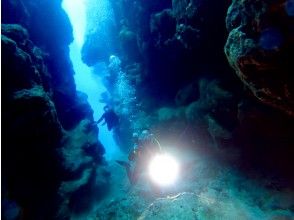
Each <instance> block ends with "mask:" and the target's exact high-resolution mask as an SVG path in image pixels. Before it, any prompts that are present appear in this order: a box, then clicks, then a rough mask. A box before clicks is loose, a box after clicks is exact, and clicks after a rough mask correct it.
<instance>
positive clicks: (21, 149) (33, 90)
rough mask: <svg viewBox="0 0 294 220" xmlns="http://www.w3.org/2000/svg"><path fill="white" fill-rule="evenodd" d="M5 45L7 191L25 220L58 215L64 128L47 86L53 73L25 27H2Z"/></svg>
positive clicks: (5, 156) (4, 96)
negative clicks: (61, 144) (58, 151)
mask: <svg viewBox="0 0 294 220" xmlns="http://www.w3.org/2000/svg"><path fill="white" fill-rule="evenodd" d="M1 41H2V52H3V54H5V56H4V58H3V59H2V67H3V69H2V76H3V78H2V80H3V81H2V82H3V85H4V87H3V93H2V95H3V96H2V97H3V99H2V102H3V106H4V107H3V112H2V116H3V126H4V127H5V129H4V135H3V143H4V144H3V145H2V150H3V167H4V168H5V169H4V170H3V179H4V185H6V184H7V185H6V187H5V191H6V190H7V191H6V193H7V194H9V196H11V199H15V200H16V201H17V202H18V203H19V205H20V206H21V207H22V209H23V210H26V211H25V212H26V213H24V217H25V218H27V219H29V218H31V219H36V218H40V217H41V216H42V215H44V216H52V214H53V213H52V211H53V209H54V208H56V207H54V205H55V204H54V203H53V202H52V201H54V199H55V196H56V192H57V190H58V184H59V183H60V181H61V176H60V175H59V173H60V171H61V166H60V164H58V163H57V162H54V163H52V161H58V160H59V159H60V157H59V156H58V154H57V153H56V149H57V148H58V147H60V140H61V138H62V135H63V129H62V126H61V124H60V122H59V120H58V117H57V112H56V109H55V106H54V103H53V102H52V99H51V95H50V92H51V91H50V90H47V91H46V89H45V86H44V85H45V83H44V84H43V80H44V79H45V80H47V77H48V75H49V73H48V72H47V68H46V66H45V65H44V61H43V57H42V53H41V50H40V49H38V48H36V47H35V46H34V45H33V43H32V42H31V41H30V40H29V38H28V33H27V31H26V30H25V29H24V28H22V27H21V26H20V25H2V36H1ZM44 198H46V199H44ZM44 207H47V209H46V211H45V210H43V209H44Z"/></svg>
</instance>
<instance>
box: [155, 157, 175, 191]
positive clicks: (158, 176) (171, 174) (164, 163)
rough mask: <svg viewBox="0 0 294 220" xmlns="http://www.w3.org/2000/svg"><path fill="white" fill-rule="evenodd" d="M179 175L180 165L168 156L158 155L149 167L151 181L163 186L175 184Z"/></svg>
mask: <svg viewBox="0 0 294 220" xmlns="http://www.w3.org/2000/svg"><path fill="white" fill-rule="evenodd" d="M178 174H179V164H178V163H177V161H176V160H175V159H174V158H173V157H172V156H170V155H168V154H160V155H156V156H155V157H154V158H153V160H152V161H151V163H150V165H149V175H150V177H151V179H152V180H153V181H154V182H155V183H157V184H159V185H162V186H167V185H171V184H173V183H174V182H175V181H176V179H177V177H178Z"/></svg>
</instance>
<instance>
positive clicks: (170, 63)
mask: <svg viewBox="0 0 294 220" xmlns="http://www.w3.org/2000/svg"><path fill="white" fill-rule="evenodd" d="M112 4H113V7H114V11H115V15H116V19H117V24H119V25H118V26H119V27H118V29H119V31H118V32H117V35H118V39H119V40H120V41H119V42H120V49H121V50H120V51H121V53H120V54H121V56H120V58H121V60H122V65H121V69H122V71H123V72H125V78H126V79H127V81H128V82H129V84H130V85H131V86H132V87H133V88H135V89H134V90H135V97H136V102H135V104H136V105H135V106H136V108H137V110H138V111H137V112H138V114H136V115H132V114H130V115H129V116H128V119H130V121H131V122H130V123H129V124H127V123H125V124H122V125H121V126H122V130H133V131H136V132H137V131H140V130H142V129H144V128H145V127H149V128H151V129H153V131H154V132H155V133H156V135H158V136H160V138H161V139H168V138H172V137H173V136H184V137H185V138H181V140H185V141H187V143H186V144H187V145H189V146H195V147H197V144H201V145H202V146H208V147H216V148H217V149H221V150H224V152H225V153H224V154H230V152H231V151H235V150H236V149H237V150H238V151H239V150H240V152H239V153H240V155H242V158H241V159H240V158H239V161H237V163H239V164H238V165H240V166H245V167H247V168H248V166H251V168H253V169H255V168H256V167H259V168H261V167H262V168H261V169H265V170H267V172H269V171H270V170H275V171H277V172H278V173H284V174H285V173H288V174H287V175H289V174H290V172H289V171H290V170H289V167H291V162H290V161H291V159H290V158H289V156H288V155H290V154H291V147H290V146H291V145H292V144H293V138H292V137H291V130H292V129H293V118H292V117H291V115H292V113H291V111H292V110H293V99H292V95H291V94H292V90H291V88H292V87H293V86H292V84H293V80H292V79H291V77H290V72H293V71H292V69H293V68H292V67H291V64H290V60H291V57H292V49H291V48H292V46H293V45H292V38H293V36H292V32H291V27H292V26H293V25H292V23H293V22H292V18H293V16H292V15H291V7H290V6H291V4H290V3H289V1H275V3H267V2H264V1H233V2H232V4H231V6H230V4H229V3H228V2H227V3H225V2H223V1H222V2H220V1H213V0H211V1H200V0H199V1H198V0H196V1H186V0H174V1H160V2H152V3H151V2H146V1H112ZM212 6H213V7H212ZM130 12H131V13H130ZM226 15H227V19H226V21H225V17H226ZM226 26H227V29H228V30H229V36H228V37H227V34H228V33H227V31H226ZM226 40H227V42H226ZM224 45H225V52H224V49H223V48H224ZM226 56H227V59H226ZM228 61H229V62H228ZM230 65H231V67H233V69H232V68H231V67H230ZM236 73H237V74H236ZM277 73H279V74H277ZM238 77H239V78H238ZM113 79H114V81H115V79H116V78H115V77H112V78H111V80H113ZM240 79H241V80H240ZM111 80H109V84H111ZM106 81H107V79H106ZM244 85H245V86H244ZM114 87H115V86H114ZM248 88H249V89H248ZM109 89H110V92H111V91H113V87H109ZM114 89H115V88H114ZM252 92H253V93H252ZM113 94H114V93H113ZM254 96H256V97H258V99H259V100H261V102H260V101H259V100H258V99H256V98H255V97H254ZM114 98H117V97H114ZM121 101H122V100H121ZM115 103H120V101H119V100H116V102H115ZM264 104H269V105H268V106H267V105H264ZM272 107H275V108H272ZM117 109H118V110H119V109H120V108H117ZM276 109H280V110H282V111H281V112H280V111H279V110H276ZM118 112H119V113H120V111H118ZM284 112H285V113H287V114H286V115H285V114H284ZM263 126H265V127H266V129H265V128H264V127H263ZM167 128H168V129H167ZM183 132H184V134H182V133H183ZM179 133H180V134H181V135H179ZM266 134H269V135H266ZM129 138H131V137H129ZM279 140H285V141H279ZM127 144H128V145H129V144H130V143H127ZM265 146H266V147H265ZM277 146H279V147H277ZM261 152H262V153H261ZM278 158H284V159H278ZM285 158H286V159H285ZM273 160H275V161H276V163H275V164H273V163H272V161H273ZM265 172H266V171H265ZM290 176H291V175H290Z"/></svg>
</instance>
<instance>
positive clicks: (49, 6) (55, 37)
mask: <svg viewBox="0 0 294 220" xmlns="http://www.w3.org/2000/svg"><path fill="white" fill-rule="evenodd" d="M2 5H3V7H4V8H5V13H3V14H2V23H4V24H9V23H10V24H11V23H16V24H21V25H22V26H23V27H25V28H26V29H27V30H28V32H29V34H30V40H31V41H33V42H34V44H35V45H36V46H38V47H39V48H42V49H43V50H42V51H43V52H44V54H46V56H44V60H45V61H46V64H47V68H48V70H49V72H50V74H51V76H52V77H51V79H50V83H51V85H50V86H51V87H52V88H53V90H52V92H53V100H54V102H55V107H56V111H57V114H58V115H60V122H61V124H62V126H63V127H64V128H65V129H70V128H73V126H74V125H75V124H78V122H79V119H78V120H76V118H75V116H76V112H75V110H74V109H72V108H71V106H72V105H76V104H75V103H76V102H79V101H78V100H79V98H78V97H77V94H76V89H75V83H74V79H73V74H74V72H73V68H72V64H71V61H70V58H69V47H68V45H69V44H70V43H71V42H72V40H73V34H72V27H71V24H70V22H69V19H68V16H67V15H66V13H65V12H64V11H63V9H62V8H61V3H60V1H58V0H54V1H50V0H45V1H37V2H36V1H33V0H30V1H22V0H17V1H11V0H5V1H4V2H3V3H2ZM15 15H18V16H15ZM60 96H63V97H64V98H65V99H66V101H62V102H61V101H60ZM64 115H66V117H68V118H71V120H70V121H69V120H65V121H64V119H65V117H64Z"/></svg>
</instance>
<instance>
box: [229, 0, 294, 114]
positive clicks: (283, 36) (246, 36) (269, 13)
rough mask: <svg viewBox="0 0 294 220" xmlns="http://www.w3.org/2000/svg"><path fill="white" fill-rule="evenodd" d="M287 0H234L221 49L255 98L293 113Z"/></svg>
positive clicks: (290, 21) (293, 42)
mask: <svg viewBox="0 0 294 220" xmlns="http://www.w3.org/2000/svg"><path fill="white" fill-rule="evenodd" d="M287 4H288V1H273V2H268V1H263V0H261V1H251V0H245V1H239V0H234V1H233V2H232V4H231V6H230V7H229V9H228V13H227V18H226V24H227V29H228V31H229V32H230V33H229V36H228V39H227V42H226V45H225V53H226V56H227V59H228V61H229V63H230V65H231V66H232V67H233V68H234V70H235V71H236V74H237V75H238V77H239V78H240V79H241V80H242V82H243V83H244V84H245V85H246V86H247V87H248V88H249V89H250V91H251V92H252V93H253V94H254V96H255V97H256V98H258V99H259V100H260V101H261V102H263V103H265V104H268V105H270V106H272V107H274V108H277V109H280V110H281V111H283V112H285V113H286V114H288V115H290V116H294V99H293V94H294V90H293V88H294V87H293V86H294V81H293V77H292V76H291V75H292V73H293V71H294V69H293V65H292V63H291V62H290V61H291V60H292V57H293V56H294V55H293V51H294V50H293V47H294V40H293V39H294V35H293V17H291V15H289V13H287V10H286V9H287V7H286V6H287Z"/></svg>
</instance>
